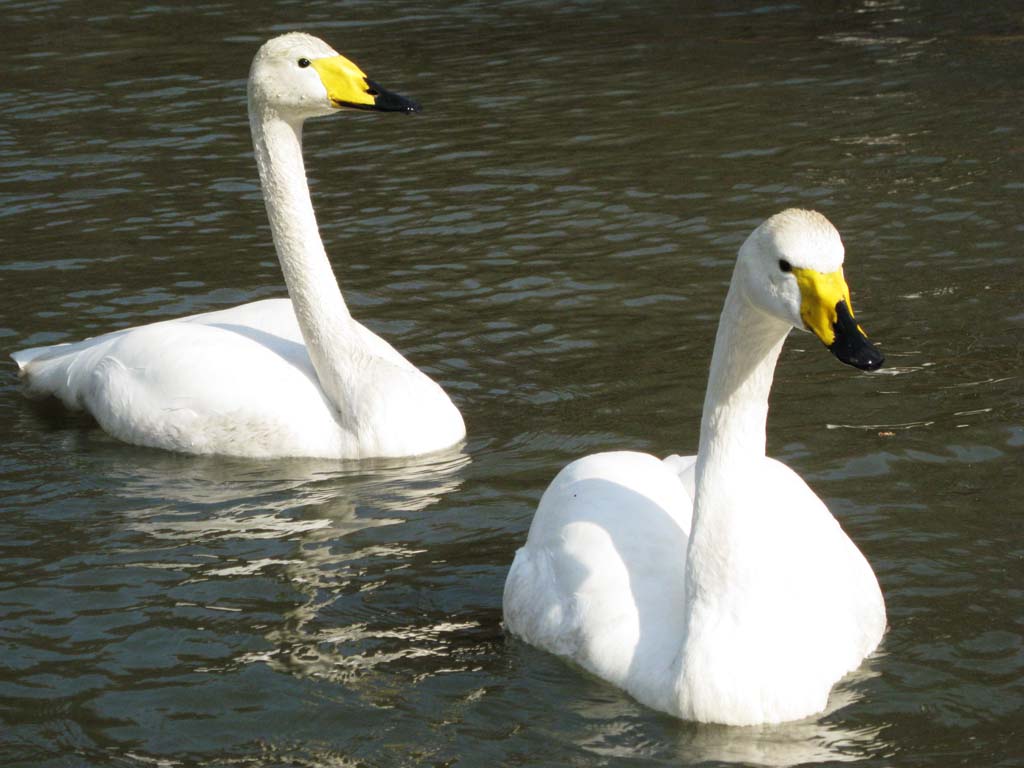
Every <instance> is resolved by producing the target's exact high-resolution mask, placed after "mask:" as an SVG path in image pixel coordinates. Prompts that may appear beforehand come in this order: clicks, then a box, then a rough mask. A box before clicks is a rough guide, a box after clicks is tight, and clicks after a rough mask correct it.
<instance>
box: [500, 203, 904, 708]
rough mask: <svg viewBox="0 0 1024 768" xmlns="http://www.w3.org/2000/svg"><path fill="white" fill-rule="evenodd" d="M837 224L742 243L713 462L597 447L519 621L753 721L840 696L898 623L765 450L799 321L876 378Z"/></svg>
mask: <svg viewBox="0 0 1024 768" xmlns="http://www.w3.org/2000/svg"><path fill="white" fill-rule="evenodd" d="M843 259H844V249H843V244H842V241H841V239H840V236H839V233H838V232H837V231H836V229H835V227H833V226H832V224H831V223H830V222H829V221H828V220H827V219H826V218H825V217H824V216H822V215H821V214H818V213H814V212H810V211H803V210H795V209H791V210H786V211H783V212H782V213H779V214H776V215H775V216H772V217H771V218H769V219H768V220H766V221H764V222H763V223H762V224H761V225H760V226H758V227H757V228H756V229H755V230H754V231H753V233H752V234H751V235H750V236H749V237H748V238H747V240H746V241H745V242H744V244H743V245H742V247H741V248H740V251H739V255H738V258H737V261H736V265H735V268H734V271H733V275H732V280H731V283H730V286H729V290H728V294H727V296H726V299H725V305H724V308H723V310H722V314H721V319H720V322H719V326H718V333H717V336H716V339H715V347H714V352H713V354H712V360H711V371H710V375H709V378H708V387H707V393H706V396H705V400H704V411H703V416H702V419H701V427H700V441H699V447H698V452H697V455H696V456H688V457H680V456H671V457H669V458H667V459H665V460H658V459H657V458H655V457H654V456H650V455H647V454H642V453H635V452H628V451H621V452H612V453H600V454H595V455H592V456H587V457H585V458H582V459H579V460H577V461H574V462H572V463H571V464H569V465H568V466H566V467H565V468H564V469H563V470H562V471H561V472H560V473H559V474H558V475H557V476H556V477H555V479H554V480H553V481H552V483H551V485H550V486H549V487H548V489H547V490H546V491H545V492H544V494H543V496H542V498H541V500H540V504H539V505H538V508H537V511H536V514H535V516H534V518H533V522H532V524H531V526H530V530H529V534H528V536H527V540H526V543H525V545H524V546H523V547H522V548H521V549H519V550H518V552H517V553H516V555H515V559H514V561H513V563H512V567H511V569H510V571H509V573H508V577H507V580H506V583H505V591H504V601H503V603H504V605H503V609H504V618H505V625H506V627H507V629H508V630H509V631H510V632H511V633H512V634H514V635H516V636H518V637H520V638H521V639H523V640H525V641H526V642H528V643H530V644H532V645H535V646H537V647H539V648H542V649H544V650H546V651H549V652H551V653H554V654H557V655H559V656H563V657H565V658H567V659H569V660H570V661H572V662H573V663H575V664H577V665H579V666H581V667H583V668H584V669H586V670H588V671H590V672H591V673H593V674H595V675H597V676H598V677H600V678H603V679H604V680H606V681H608V682H610V683H612V684H613V685H616V686H618V687H620V688H622V689H624V690H625V691H627V692H628V693H629V694H631V695H632V696H633V697H634V698H636V699H637V700H639V701H640V702H642V703H644V704H646V705H648V706H650V707H653V708H654V709H657V710H660V711H662V712H667V713H669V714H671V715H674V716H676V717H680V718H683V719H687V720H696V721H704V722H715V723H724V724H731V725H753V724H760V723H777V722H782V721H788V720H796V719H800V718H803V717H806V716H809V715H812V714H814V713H816V712H820V711H821V710H822V709H824V708H825V706H826V702H827V699H828V695H829V691H830V689H831V688H832V686H833V684H835V683H836V681H838V680H839V679H840V678H841V677H842V676H843V675H845V674H846V673H847V672H850V671H851V670H853V669H855V668H856V667H857V666H858V665H860V663H861V661H862V660H863V659H864V658H865V656H867V655H868V654H869V653H871V652H872V651H873V650H874V649H875V648H876V646H877V645H878V643H879V641H880V639H881V637H882V634H883V632H884V630H885V623H886V617H885V604H884V601H883V599H882V594H881V591H880V589H879V586H878V581H877V579H876V578H875V575H874V573H873V571H872V569H871V566H870V565H869V564H868V562H867V560H866V559H865V558H864V556H863V555H862V554H861V552H860V550H858V548H857V547H856V545H855V544H854V543H853V542H852V541H851V540H850V539H849V537H848V536H847V535H846V534H845V533H844V532H843V530H842V528H840V526H839V524H838V522H837V521H836V520H835V518H834V517H833V516H832V515H831V514H830V513H829V511H828V509H827V508H826V506H825V505H824V503H823V502H822V501H821V500H820V499H819V498H818V497H817V496H816V495H815V494H814V492H813V491H812V490H811V489H810V488H809V487H808V486H807V484H806V483H805V482H804V481H803V480H802V479H801V478H800V477H799V476H798V475H797V474H796V473H795V472H793V470H791V469H789V468H788V467H787V466H785V465H784V464H782V463H780V462H778V461H776V460H774V459H771V458H768V457H767V456H766V455H765V421H766V418H767V414H768V393H769V389H770V388H771V383H772V377H773V375H774V371H775V364H776V360H777V359H778V356H779V352H780V351H781V349H782V345H783V342H784V341H785V339H786V336H787V335H788V333H789V331H790V329H791V328H793V327H795V328H799V329H803V330H808V331H811V332H812V333H814V334H815V335H816V336H817V337H818V338H819V339H820V340H821V341H822V342H823V343H824V344H825V345H826V346H827V347H828V349H829V350H831V351H832V353H833V354H834V355H835V356H836V357H837V358H838V359H839V360H841V361H842V362H844V363H848V364H850V365H852V366H854V367H856V368H860V369H863V370H868V371H870V370H874V369H876V368H878V367H880V366H881V364H882V362H883V358H882V355H881V353H880V352H879V351H878V349H877V348H876V347H875V346H874V345H872V344H871V343H870V342H869V341H868V340H867V338H866V336H865V334H864V332H863V330H862V329H861V327H860V326H859V325H858V324H857V322H856V321H855V320H854V314H853V307H852V305H851V301H850V291H849V288H848V287H847V283H846V280H845V278H844V276H843V269H842V267H843Z"/></svg>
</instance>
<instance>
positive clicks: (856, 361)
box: [829, 339, 885, 371]
mask: <svg viewBox="0 0 1024 768" xmlns="http://www.w3.org/2000/svg"><path fill="white" fill-rule="evenodd" d="M829 349H830V350H831V352H832V354H833V355H835V356H836V357H837V358H838V359H839V360H840V361H841V362H844V363H846V364H847V365H852V366H853V367H854V368H859V369H860V370H862V371H877V370H878V369H879V368H881V367H882V365H883V363H885V355H883V354H882V353H881V352H880V351H879V349H878V347H876V346H875V345H874V344H872V343H871V342H870V341H868V340H867V339H863V344H858V345H857V346H856V347H854V348H850V347H849V346H843V347H838V348H837V346H836V345H835V344H833V345H832V346H831V347H829Z"/></svg>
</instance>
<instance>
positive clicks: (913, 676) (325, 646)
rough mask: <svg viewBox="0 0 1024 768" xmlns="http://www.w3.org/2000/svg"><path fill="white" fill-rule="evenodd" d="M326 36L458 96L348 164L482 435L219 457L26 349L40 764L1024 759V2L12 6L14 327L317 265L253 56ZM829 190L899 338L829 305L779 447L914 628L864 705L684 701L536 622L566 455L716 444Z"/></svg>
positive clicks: (17, 525) (56, 322)
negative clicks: (858, 341) (720, 397)
mask: <svg viewBox="0 0 1024 768" xmlns="http://www.w3.org/2000/svg"><path fill="white" fill-rule="evenodd" d="M293 28H302V29H305V30H307V31H310V32H313V33H316V34H319V35H321V36H322V37H324V38H325V39H327V40H328V41H329V42H331V43H332V44H333V45H334V46H335V47H336V48H338V49H339V50H341V51H343V52H344V53H346V54H347V55H349V56H351V57H352V58H353V59H355V60H356V61H357V62H359V63H360V64H361V65H362V66H363V67H364V68H365V69H366V70H367V71H368V72H369V73H370V74H371V76H372V77H375V78H376V79H378V80H380V81H381V82H383V83H385V84H386V85H389V86H391V87H393V88H394V89H395V90H398V91H399V92H402V93H407V94H409V95H412V96H415V97H416V98H418V99H419V100H421V101H422V102H423V103H424V105H425V106H426V111H425V112H424V113H423V114H422V115H421V116H418V117H415V118H403V117H401V116H376V115H346V116H343V117H339V118H337V119H334V120H326V121H321V122H318V123H312V124H310V125H309V127H308V130H307V162H308V166H309V169H310V173H311V176H312V179H313V189H314V197H315V202H316V204H317V206H318V210H319V213H320V221H321V228H322V231H323V233H324V237H325V240H326V242H327V245H328V250H329V252H330V253H331V254H332V258H333V260H334V262H335V266H336V269H337V271H338V273H339V278H340V281H341V283H342V286H343V290H344V291H345V293H346V296H347V297H348V299H349V302H350V304H351V305H352V306H353V308H354V311H355V312H356V313H357V314H358V316H359V317H360V319H362V320H363V321H364V322H366V323H367V324H368V325H369V326H371V327H373V328H374V329H376V330H378V331H379V332H381V333H382V334H383V335H385V336H386V337H387V338H389V339H390V340H391V341H392V342H393V343H394V344H395V345H396V346H397V347H398V348H399V349H400V350H402V351H403V352H404V353H406V354H407V355H408V356H409V357H410V358H411V359H412V360H413V361H414V362H416V363H417V364H418V365H420V366H421V367H423V368H424V369H426V370H427V371H429V372H430V373H431V374H432V375H434V376H436V377H437V378H439V379H440V380H441V381H442V382H443V384H444V385H445V387H446V388H447V389H448V390H449V392H451V393H452V394H453V396H454V398H455V399H456V401H457V402H458V404H459V406H460V407H461V409H462V411H463V413H464V414H465V416H466V420H467V423H468V426H469V431H470V439H469V441H468V443H467V445H466V446H465V448H464V450H463V451H462V452H454V453H452V454H450V455H445V456H441V457H437V458H434V459H432V460H430V461H428V462H412V463H406V464H403V463H376V464H375V463H366V464H351V465H339V464H337V463H325V462H308V461H283V462H251V461H230V460H223V459H215V458H192V457H183V456H176V455H170V454H165V453H160V452H156V451H149V450H140V449H136V448H132V447H129V446H124V445H120V444H118V443H116V442H114V441H113V440H111V439H110V438H108V437H106V436H105V435H104V434H103V433H102V432H100V431H99V430H97V429H96V428H95V427H94V426H93V425H92V424H91V423H90V422H89V421H88V420H87V419H85V418H83V417H80V416H74V415H68V414H67V413H64V412H62V411H60V410H59V409H56V408H53V407H37V406H32V405H31V404H29V403H28V402H26V401H25V400H23V399H22V398H21V397H20V394H19V389H18V385H17V381H16V376H15V370H14V366H13V364H12V363H10V362H9V361H6V362H4V363H2V364H0V434H2V435H3V447H2V448H0V643H2V645H0V648H2V655H0V764H2V765H4V766H30V765H31V766H79V765H83V766H84V765H88V766H108V765H110V766H124V765H140V766H156V765H159V766H189V765H200V764H203V765H215V766H225V765H227V766H280V765H289V766H290V765H298V766H327V765H330V766H340V765H375V766H376V765H410V766H414V765H415V766H419V765H454V764H459V765H474V766H475V765H480V766H495V765H530V766H536V765H581V766H582V765H587V766H592V765H696V764H700V765H714V764H717V763H718V762H720V761H732V762H741V763H744V762H746V763H765V764H795V763H813V762H829V761H857V760H859V761H863V763H864V764H868V765H885V766H938V765H943V766H945V765H969V766H1010V765H1024V717H1022V714H1021V712H1022V709H1024V683H1022V673H1024V643H1022V634H1024V633H1022V628H1024V627H1022V625H1024V620H1022V610H1021V607H1022V600H1021V598H1022V582H1024V546H1022V544H1021V542H1022V540H1024V537H1022V524H1021V509H1022V506H1024V504H1022V502H1024V492H1022V485H1021V481H1020V475H1021V470H1022V469H1024V463H1022V455H1024V386H1022V383H1021V373H1022V364H1024V353H1022V349H1024V345H1022V342H1021V336H1022V331H1024V306H1022V302H1021V297H1022V295H1024V271H1022V266H1024V265H1022V242H1024V237H1022V235H1024V224H1022V217H1021V212H1022V210H1024V135H1022V128H1021V126H1022V121H1021V118H1022V116H1024V114H1022V113H1024V107H1022V105H1024V85H1022V83H1024V10H1022V8H1021V6H1020V4H1019V3H1016V2H1012V1H1010V0H1003V1H1002V2H995V3H986V4H977V7H974V6H968V5H967V4H961V3H954V2H929V1H927V0H918V1H917V2H885V1H884V0H883V1H880V2H868V1H864V2H844V3H839V2H834V3H828V2H822V3H785V4H778V5H756V4H752V3H741V2H722V3H689V4H682V3H670V2H634V3H615V2H575V3H565V2H543V1H542V0H524V1H523V2H507V3H475V2H464V3H454V4H449V3H436V4H434V3H426V2H422V3H415V2H413V3H399V2H372V3H370V2H352V3H327V2H317V1H315V0H307V1H305V2H302V3H298V2H291V3H245V4H242V3H237V4H233V3H223V2H222V3H206V4H204V5H202V6H200V7H194V8H187V7H186V5H185V4H181V5H172V4H167V3H155V4H150V5H143V4H131V3H123V2H120V3H119V2H113V3H104V4H97V3H84V2H49V3H46V2H2V3H0V30H2V32H3V40H4V42H3V45H2V46H0V64H2V68H3V72H4V77H3V83H2V85H0V112H2V115H3V117H2V119H0V287H2V289H3V295H4V297H5V298H4V300H3V302H2V304H0V346H2V347H3V349H4V350H6V351H12V350H14V349H18V348H21V347H24V346H28V345H33V344H40V343H47V342H56V341H62V340H73V339H77V338H81V337H84V336H88V335H93V334H96V333H99V332H102V331H105V330H108V329H113V328H119V327H125V326H129V325H135V324H138V323H143V322H148V321H152V320H154V319H159V318H164V317H168V316H174V315H179V314H183V313H190V312H195V311H201V310H206V309H214V308H218V307H222V306H226V305H231V304H235V303H239V302H243V301H248V300H251V299H256V298H260V297H265V296H271V295H280V294H281V293H282V284H281V278H280V275H279V272H278V268H277V265H276V260H275V256H274V252H273V249H272V247H271V245H270V239H269V234H268V231H267V227H266V223H265V218H264V213H263V208H262V202H261V198H260V195H259V190H258V187H257V183H256V174H255V168H254V166H253V162H252V158H251V154H250V146H249V139H248V133H247V123H246V119H245V113H244V78H245V76H246V73H247V69H248V63H249V59H250V57H251V56H252V53H253V52H254V51H255V49H256V48H257V46H258V45H259V43H260V42H262V41H263V40H264V39H265V38H267V37H269V36H271V35H273V34H276V33H278V32H281V31H285V30H288V29H293ZM790 205H800V206H805V207H814V208H817V209H819V210H821V211H823V212H824V213H826V214H827V215H828V216H829V217H830V218H831V219H832V220H833V221H834V222H835V223H836V225H837V226H838V227H839V229H840V231H841V232H842V233H843V236H844V240H845V242H846V245H847V275H848V277H849V280H850V284H851V287H852V289H853V292H854V298H855V302H856V305H857V308H858V310H859V314H860V317H861V318H862V320H863V323H864V325H865V327H866V329H867V330H868V331H869V333H871V335H872V337H873V338H875V339H877V340H879V341H881V342H882V344H883V346H884V349H885V351H886V354H887V355H888V359H889V361H890V366H889V367H888V368H887V369H885V370H883V371H882V372H881V373H879V374H876V375H866V374H859V373H857V372H855V371H853V370H852V369H848V368H844V367H842V366H840V365H839V364H838V363H837V362H836V361H835V360H834V359H832V358H831V356H829V355H828V354H827V353H825V352H824V351H823V350H822V349H821V348H820V347H819V345H818V344H817V342H814V341H813V340H812V339H809V337H807V336H804V335H795V336H794V337H793V338H792V339H791V340H790V342H789V344H788V346H787V348H786V349H785V351H784V353H783V356H782V359H781V363H780V366H779V370H778V373H777V376H776V384H775V389H774V392H773V410H772V416H771V419H770V421H769V448H770V451H771V452H772V453H773V455H776V456H778V457H780V458H782V459H784V460H786V461H787V462H789V463H790V464H791V465H792V466H794V467H795V468H796V469H797V470H798V471H799V472H800V473H801V474H802V475H803V476H804V477H805V478H807V479H808V481H809V482H810V483H811V484H812V485H813V487H814V488H815V489H816V490H817V491H818V492H819V494H820V495H821V496H822V497H823V498H825V499H826V501H827V502H828V503H829V505H830V507H831V509H832V510H833V512H834V513H835V514H836V516H837V517H838V518H839V519H840V520H841V522H842V524H843V525H844V527H845V528H846V530H847V531H848V532H849V533H850V534H851V536H852V537H853V538H854V539H855V540H856V541H857V542H858V544H859V545H860V546H861V548H862V549H863V551H864V552H865V554H866V555H867V557H868V559H869V560H870V561H871V562H872V564H873V566H874V568H875V571H876V572H877V574H878V576H879V580H880V582H881V584H882V588H883V591H884V593H885V595H886V600H887V605H888V609H889V616H890V629H889V631H888V633H887V635H886V638H885V640H884V641H883V645H882V648H881V650H880V651H879V653H877V654H876V655H875V656H874V657H872V658H871V659H870V660H869V661H868V662H867V663H866V664H865V666H864V667H863V668H862V670H861V671H860V672H859V673H858V674H856V675H854V676H853V677H851V678H850V679H848V680H847V681H845V682H844V683H843V684H842V685H841V686H840V687H839V688H838V689H837V690H836V692H835V694H834V696H833V700H832V703H831V705H830V709H829V711H828V712H827V713H826V714H824V715H822V716H820V717H816V718H811V719H809V720H807V721H804V722H801V723H796V724H791V725H787V726H782V727H770V728H769V727H766V728H753V729H730V728H722V727H711V726H697V725H694V724H689V723H681V722H677V721H675V720H672V719H670V718H667V717H663V716H661V715H658V714H656V713H653V712H651V711H649V710H647V709H645V708H643V707H641V706H639V705H637V704H636V703H634V702H633V701H631V700H630V699H629V698H628V697H626V696H624V695H622V694H620V693H618V692H617V691H615V690H613V689H611V688H610V687H608V686H607V685H604V684H603V683H600V682H598V681H595V680H592V679H590V678H588V677H586V676H584V675H582V674H581V673H579V672H577V671H576V670H573V669H571V668H569V667H567V666H566V665H564V664H562V663H560V662H559V661H557V660H555V659H553V658H551V657H549V656H547V655H545V654H543V653H540V652H538V651H535V650H533V649H531V648H529V647H527V646H524V645H523V644H521V643H519V642H516V641H514V640H511V639H509V638H506V637H505V636H504V635H503V633H502V629H501V625H500V619H501V607H500V606H501V589H502V585H503V582H504V577H505V572H506V569H507V567H508V564H509V563H510V562H511V558H512V555H513V552H514V550H515V548H516V547H517V546H518V545H519V544H520V543H521V542H522V540H523V538H524V536H525V533H526V529H527V527H528V525H529V521H530V518H531V516H532V513H533V509H534V506H535V504H536V501H537V499H538V497H539V495H540V493H541V492H542V491H543V489H544V487H545V485H546V484H547V482H548V481H549V480H550V479H551V477H552V476H553V475H554V473H555V472H556V471H557V469H558V468H559V467H561V466H562V465H564V464H565V463H566V462H568V461H569V460H571V459H572V458H575V457H577V456H579V455H581V454H583V453H586V452H592V451H595V450H600V449H605V448H632V449H639V450H647V451H651V452H653V453H655V454H658V455H663V454H667V453H671V452H678V451H682V452H692V451H693V449H694V448H695V445H696V437H697V424H698V420H699V416H700V404H701V402H702V399H703V389H704V383H705V376H706V367H707V362H708V359H709V356H710V346H711V343H712V339H713V335H714V329H715V321H716V317H717V313H718V311H719V307H720V304H721V301H722V298H723V296H724V289H725V285H726V284H727V281H728V278H729V274H730V268H731V262H732V259H733V255H734V253H735V250H736V248H737V247H738V245H739V244H740V242H741V241H742V239H743V238H744V237H745V236H746V234H747V233H748V232H749V230H750V229H751V228H752V227H753V226H754V225H755V224H756V223H757V222H758V221H760V220H761V219H763V218H764V217H766V216H767V215H770V214H771V213H773V212H775V211H777V210H779V209H781V208H783V207H786V206H790Z"/></svg>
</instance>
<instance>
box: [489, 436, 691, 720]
mask: <svg viewBox="0 0 1024 768" xmlns="http://www.w3.org/2000/svg"><path fill="white" fill-rule="evenodd" d="M691 509H692V501H691V498H690V496H689V494H688V493H687V491H686V489H685V487H684V486H683V485H682V483H681V482H680V481H679V478H678V476H677V475H676V474H674V473H673V472H672V471H671V470H670V469H669V468H668V467H667V466H666V465H665V464H664V463H663V462H661V461H659V460H658V459H656V458H654V457H653V456H649V455H647V454H642V453H633V452H625V451H622V452H614V453H602V454H595V455H592V456H587V457H585V458H583V459H580V460H578V461H575V462H573V463H571V464H569V465H568V466H567V467H565V468H564V469H563V470H562V471H561V472H560V473H559V474H558V475H557V476H556V477H555V479H554V480H553V481H552V483H551V485H550V486H549V487H548V489H547V490H546V491H545V493H544V495H543V497H542V498H541V501H540V504H539V506H538V508H537V512H536V515H535V516H534V519H533V524H532V525H531V527H530V533H529V536H528V537H527V541H526V544H525V545H524V546H523V547H522V548H521V549H520V550H519V551H518V552H517V553H516V556H515V560H514V561H513V563H512V568H511V570H510V571H509V575H508V578H507V580H506V583H505V593H504V615H505V624H506V626H507V628H508V629H509V630H510V631H511V632H512V633H514V634H516V635H518V636H519V637H521V638H522V639H524V640H526V641H527V642H529V643H530V644H532V645H536V646H538V647H540V648H543V649H545V650H548V651H550V652H552V653H556V654H558V655H560V656H564V657H567V658H568V659H570V660H571V661H573V662H575V663H577V664H579V665H581V666H582V667H584V668H586V669H588V670H590V671H591V672H593V673H594V674H596V675H598V676H599V677H602V678H604V679H606V680H608V681H610V682H612V683H614V684H616V685H619V686H622V687H625V688H627V689H628V690H629V691H630V692H631V693H633V695H634V696H637V698H640V699H641V700H643V701H646V702H648V703H650V704H652V705H655V706H656V705H657V702H658V700H660V698H662V697H665V696H669V695H670V691H669V690H667V689H666V684H667V686H668V688H671V683H670V681H668V680H667V676H666V675H664V674H659V673H658V670H659V669H660V670H664V668H665V665H666V664H669V663H671V659H672V658H673V657H674V656H675V655H676V654H678V652H679V648H680V637H681V633H682V631H683V607H684V591H685V579H684V573H685V560H686V546H687V537H688V534H689V530H690V515H691Z"/></svg>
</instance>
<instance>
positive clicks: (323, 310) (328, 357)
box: [249, 98, 351, 409]
mask: <svg viewBox="0 0 1024 768" xmlns="http://www.w3.org/2000/svg"><path fill="white" fill-rule="evenodd" d="M249 126H250V128H251V130H252V141H253V147H254V149H255V152H256V165H257V166H258V167H259V172H260V183H261V184H262V187H263V200H264V202H265V203H266V207H267V217H268V218H269V220H270V231H271V232H272V233H273V237H274V246H275V248H276V249H277V258H278V260H279V261H280V262H281V272H282V273H283V274H284V281H285V285H287V287H288V295H289V296H290V297H291V300H292V306H293V307H294V310H295V317H296V319H297V320H298V324H299V328H300V329H301V331H302V338H303V340H304V341H305V342H306V348H307V350H308V352H309V357H310V359H311V360H312V362H313V367H314V368H315V369H316V373H317V377H318V378H319V380H320V385H321V387H322V389H323V391H324V392H325V393H326V394H327V396H328V398H330V400H331V402H332V403H333V404H334V405H335V407H336V408H339V409H344V408H345V407H347V406H346V403H345V402H344V398H343V397H342V388H341V382H342V381H343V378H344V376H345V366H344V365H343V364H342V359H341V355H340V354H339V353H340V352H341V351H342V348H343V338H344V337H343V334H342V333H341V332H342V331H343V330H344V329H345V327H346V326H347V325H348V324H349V323H350V322H351V315H350V314H349V311H348V307H347V306H345V300H344V299H343V298H342V297H341V291H340V289H339V288H338V282H337V280H336V279H335V277H334V272H333V270H332V269H331V263H330V261H329V260H328V259H327V253H326V252H325V251H324V245H323V242H322V241H321V240H320V231H319V229H318V228H317V223H316V214H315V213H314V212H313V202H312V201H311V200H310V197H309V187H308V186H307V184H306V169H305V166H304V164H303V162H302V122H301V121H289V120H287V119H286V118H284V117H282V116H281V115H280V114H279V113H277V112H276V111H275V110H273V109H271V108H270V107H267V106H265V105H262V104H258V103H256V102H254V101H253V99H252V98H250V100H249Z"/></svg>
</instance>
